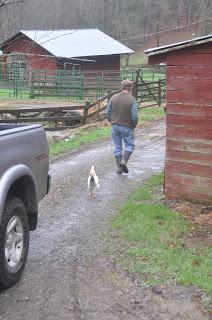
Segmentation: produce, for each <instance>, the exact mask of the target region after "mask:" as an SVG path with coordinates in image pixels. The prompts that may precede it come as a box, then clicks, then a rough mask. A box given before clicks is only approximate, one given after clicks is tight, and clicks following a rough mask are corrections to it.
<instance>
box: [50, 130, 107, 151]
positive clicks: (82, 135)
mask: <svg viewBox="0 0 212 320" xmlns="http://www.w3.org/2000/svg"><path fill="white" fill-rule="evenodd" d="M110 131H111V130H110V127H102V128H98V129H89V130H86V131H83V132H82V131H81V132H79V133H76V135H75V136H74V138H72V139H70V140H68V141H65V140H62V141H58V142H54V143H52V144H50V147H49V151H50V156H56V155H59V154H62V153H65V152H67V151H70V150H73V149H77V148H79V147H80V146H82V145H85V144H89V143H92V142H95V141H98V140H100V139H103V138H107V137H109V136H110Z"/></svg>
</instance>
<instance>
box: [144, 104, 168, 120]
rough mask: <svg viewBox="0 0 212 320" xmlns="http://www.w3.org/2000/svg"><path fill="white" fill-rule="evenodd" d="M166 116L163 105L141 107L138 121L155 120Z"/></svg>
mask: <svg viewBox="0 0 212 320" xmlns="http://www.w3.org/2000/svg"><path fill="white" fill-rule="evenodd" d="M163 117H165V112H164V108H163V107H150V108H143V109H139V113H138V121H139V123H143V122H148V121H153V120H155V119H161V118H163Z"/></svg>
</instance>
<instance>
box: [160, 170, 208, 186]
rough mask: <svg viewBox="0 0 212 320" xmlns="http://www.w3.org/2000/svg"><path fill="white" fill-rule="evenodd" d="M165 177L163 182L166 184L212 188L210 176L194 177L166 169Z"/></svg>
mask: <svg viewBox="0 0 212 320" xmlns="http://www.w3.org/2000/svg"><path fill="white" fill-rule="evenodd" d="M165 179H166V181H165V183H166V184H168V185H169V184H178V185H182V186H193V187H198V188H205V189H211V190H212V178H208V177H196V176H191V175H186V174H180V173H173V172H168V171H167V172H166V174H165Z"/></svg>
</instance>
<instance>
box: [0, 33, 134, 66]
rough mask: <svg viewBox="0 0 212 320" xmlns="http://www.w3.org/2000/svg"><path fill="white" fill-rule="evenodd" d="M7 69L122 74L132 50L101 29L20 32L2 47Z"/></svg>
mask: <svg viewBox="0 0 212 320" xmlns="http://www.w3.org/2000/svg"><path fill="white" fill-rule="evenodd" d="M1 50H2V51H3V54H4V62H5V64H6V65H11V66H12V67H16V68H18V69H19V71H20V70H21V69H22V70H23V71H24V70H26V69H29V70H64V69H73V68H74V69H77V70H81V71H84V70H120V55H121V54H126V53H132V52H133V50H131V49H129V48H128V47H126V46H124V45H123V44H121V43H120V42H118V41H116V40H114V39H113V38H111V37H109V36H108V35H106V34H105V33H103V32H101V31H100V30H98V29H82V30H80V29H76V30H75V29H73V30H45V31H44V30H32V31H23V30H22V31H19V32H18V33H16V34H15V35H14V36H12V37H11V38H9V39H7V40H6V41H5V42H4V43H3V44H2V45H1Z"/></svg>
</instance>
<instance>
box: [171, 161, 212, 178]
mask: <svg viewBox="0 0 212 320" xmlns="http://www.w3.org/2000/svg"><path fill="white" fill-rule="evenodd" d="M165 170H166V172H173V173H181V174H187V175H192V176H200V177H210V178H211V177H212V167H211V166H209V165H201V164H194V163H183V162H180V161H169V160H166V163H165Z"/></svg>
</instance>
